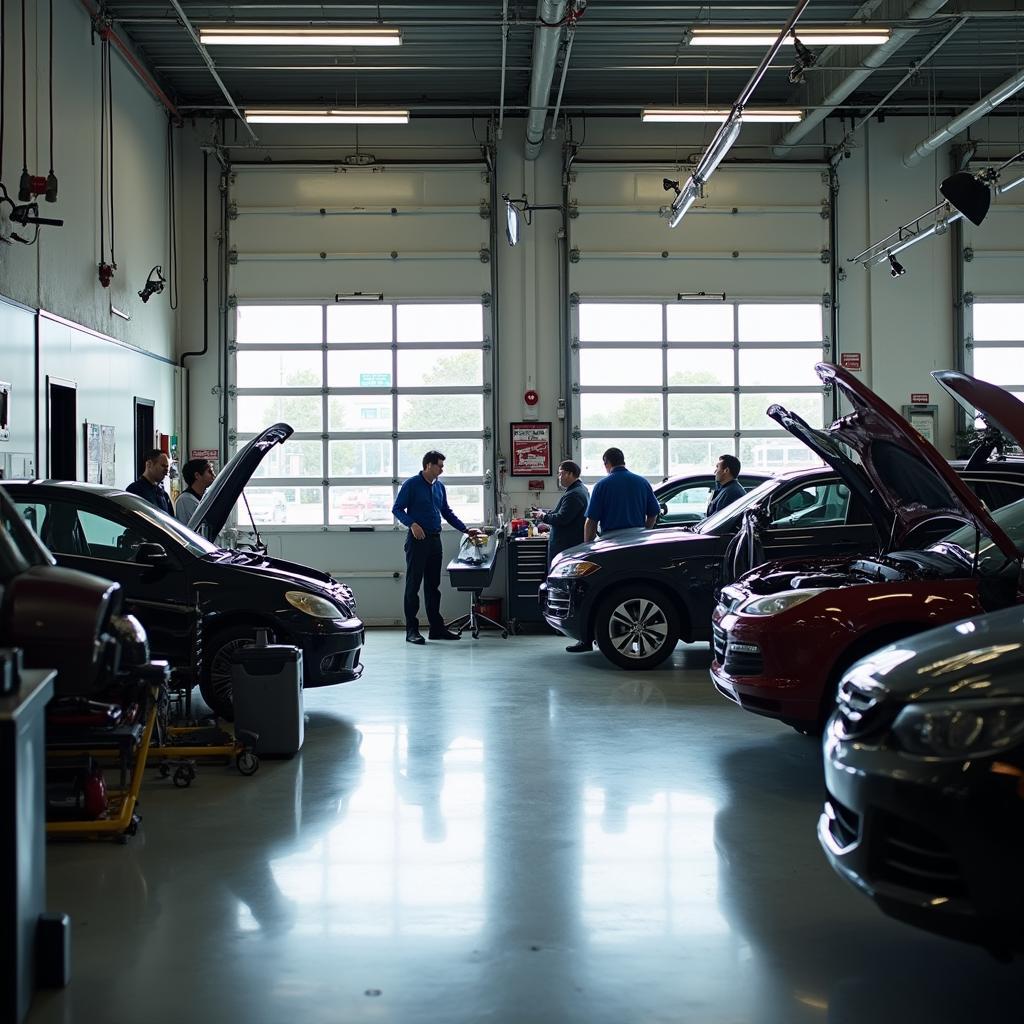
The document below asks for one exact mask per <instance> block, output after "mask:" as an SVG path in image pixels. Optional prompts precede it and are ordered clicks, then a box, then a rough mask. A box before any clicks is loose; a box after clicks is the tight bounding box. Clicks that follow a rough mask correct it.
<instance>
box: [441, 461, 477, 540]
mask: <svg viewBox="0 0 1024 1024" xmlns="http://www.w3.org/2000/svg"><path fill="white" fill-rule="evenodd" d="M446 454H447V453H446ZM445 465H446V468H447V463H446V464H445ZM446 490H447V491H448V504H449V505H451V507H452V511H453V512H454V513H455V514H456V515H457V516H458V517H459V518H460V519H461V520H462V521H463V522H464V523H465V524H466V525H467V526H471V525H473V524H474V523H482V522H483V521H484V489H483V487H481V486H480V485H479V484H458V485H456V486H452V487H448V488H446Z"/></svg>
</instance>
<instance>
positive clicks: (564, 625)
mask: <svg viewBox="0 0 1024 1024" xmlns="http://www.w3.org/2000/svg"><path fill="white" fill-rule="evenodd" d="M537 597H538V600H539V601H540V612H541V615H543V616H544V621H545V622H546V623H547V624H548V625H549V626H550V627H551V628H552V629H555V630H558V632H560V633H564V634H565V635H566V636H568V637H571V638H572V639H573V640H578V641H586V640H590V639H592V637H591V636H590V630H589V626H588V623H587V615H586V613H585V611H584V610H583V608H582V607H581V604H582V602H581V595H580V592H579V589H578V587H577V585H576V584H575V583H573V582H571V581H566V580H552V579H551V578H550V577H549V578H548V579H547V580H546V581H545V582H544V583H542V584H541V585H540V587H539V588H538V590H537Z"/></svg>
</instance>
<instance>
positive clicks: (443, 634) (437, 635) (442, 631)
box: [427, 626, 461, 640]
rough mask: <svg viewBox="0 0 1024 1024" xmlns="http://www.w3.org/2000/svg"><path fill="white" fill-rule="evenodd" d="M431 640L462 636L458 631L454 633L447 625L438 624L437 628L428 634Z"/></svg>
mask: <svg viewBox="0 0 1024 1024" xmlns="http://www.w3.org/2000/svg"><path fill="white" fill-rule="evenodd" d="M427 636H428V637H430V639H431V640H460V639H461V637H460V635H459V634H458V633H453V632H452V631H451V630H450V629H447V628H446V627H445V626H438V628H437V629H432V630H431V631H430V632H429V633H428V634H427Z"/></svg>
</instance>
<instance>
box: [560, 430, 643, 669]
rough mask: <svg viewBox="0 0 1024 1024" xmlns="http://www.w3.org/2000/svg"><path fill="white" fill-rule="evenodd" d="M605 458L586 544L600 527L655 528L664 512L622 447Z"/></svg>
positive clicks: (576, 650)
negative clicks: (633, 470) (630, 467)
mask: <svg viewBox="0 0 1024 1024" xmlns="http://www.w3.org/2000/svg"><path fill="white" fill-rule="evenodd" d="M602 459H603V460H604V469H605V472H606V473H607V474H608V475H607V476H606V477H605V478H604V479H603V480H598V481H597V483H596V484H594V490H593V491H592V492H591V494H590V504H589V505H587V518H586V520H585V521H584V523H583V542H584V543H585V544H589V543H591V541H593V540H595V539H596V538H597V530H598V527H600V528H601V536H602V537H604V536H606V535H607V534H609V533H612V532H613V531H614V530H629V529H632V528H636V527H641V526H646V527H647V529H649V530H650V529H653V527H654V524H655V523H656V522H657V521H658V514H659V513H660V512H661V506H660V505H659V504H658V499H657V498H656V497H655V496H654V488H653V487H652V486H651V485H650V483H649V482H648V481H647V479H646V478H645V477H642V476H640V475H639V474H637V473H631V472H630V471H629V470H628V469H626V456H625V455H624V454H623V453H622V449H621V448H609V449H608V450H607V451H606V452H605V453H604V455H603V456H602ZM590 649H591V645H590V643H589V642H588V641H586V640H584V641H582V642H580V643H578V644H570V645H569V646H568V647H566V650H567V651H569V653H570V654H580V653H582V652H583V651H589V650H590Z"/></svg>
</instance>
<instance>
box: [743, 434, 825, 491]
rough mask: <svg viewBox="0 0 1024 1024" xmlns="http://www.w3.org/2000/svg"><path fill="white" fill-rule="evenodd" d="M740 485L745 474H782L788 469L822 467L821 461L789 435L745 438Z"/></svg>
mask: <svg viewBox="0 0 1024 1024" xmlns="http://www.w3.org/2000/svg"><path fill="white" fill-rule="evenodd" d="M740 465H741V466H742V467H743V468H742V470H741V471H740V483H742V482H743V473H744V472H745V471H746V470H750V472H751V473H781V472H782V471H783V470H787V469H807V468H809V467H811V466H820V465H821V459H819V458H818V456H817V455H815V454H814V452H812V451H811V449H810V448H808V447H807V446H806V445H804V444H801V443H800V442H799V441H798V440H797V439H796V438H795V437H790V436H789V435H788V434H787V435H786V436H785V437H744V438H741V439H740Z"/></svg>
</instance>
